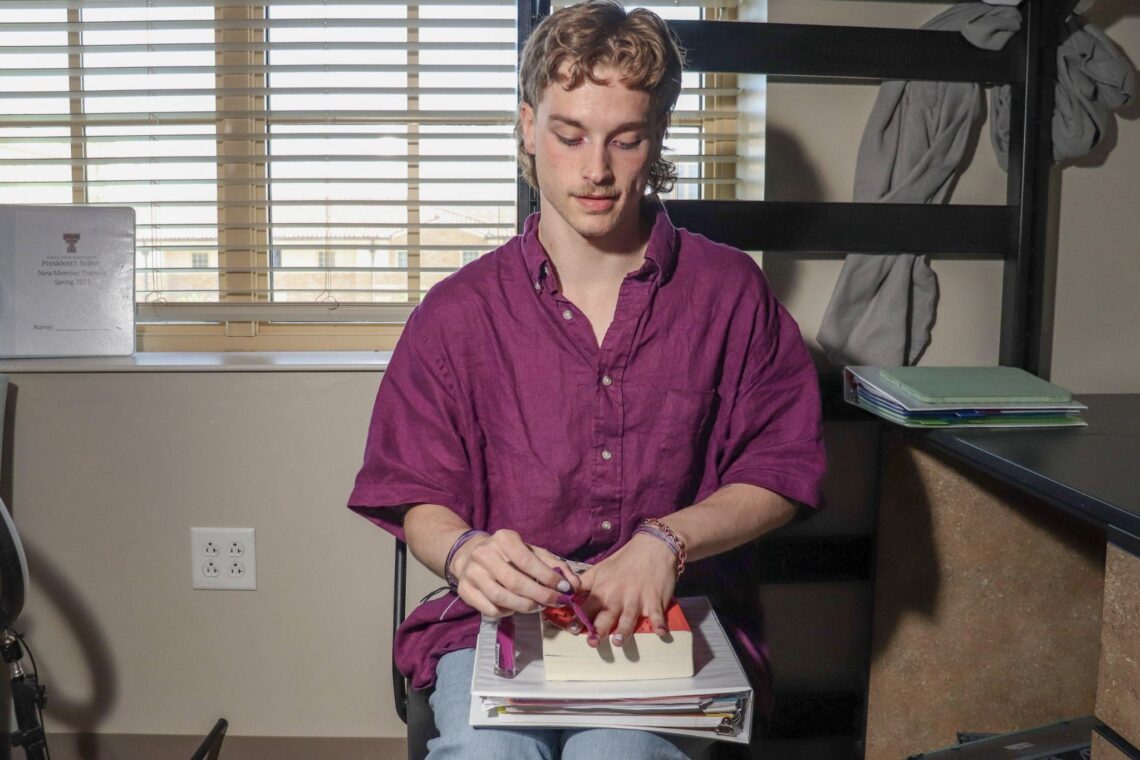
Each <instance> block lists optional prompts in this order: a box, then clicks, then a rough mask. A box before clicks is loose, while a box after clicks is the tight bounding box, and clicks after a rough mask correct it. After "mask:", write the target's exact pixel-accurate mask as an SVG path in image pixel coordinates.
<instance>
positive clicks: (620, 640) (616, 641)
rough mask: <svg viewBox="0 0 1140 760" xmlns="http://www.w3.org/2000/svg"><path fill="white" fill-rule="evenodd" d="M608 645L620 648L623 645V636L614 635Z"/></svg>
mask: <svg viewBox="0 0 1140 760" xmlns="http://www.w3.org/2000/svg"><path fill="white" fill-rule="evenodd" d="M610 643H612V644H613V645H614V646H615V647H620V646H621V645H622V644H624V643H625V636H622V635H621V634H620V633H615V634H614V635H613V637H612V638H610Z"/></svg>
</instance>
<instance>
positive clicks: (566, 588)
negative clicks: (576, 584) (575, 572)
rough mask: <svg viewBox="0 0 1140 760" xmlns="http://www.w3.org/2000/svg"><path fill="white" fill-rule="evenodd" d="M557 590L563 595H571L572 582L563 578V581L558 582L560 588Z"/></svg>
mask: <svg viewBox="0 0 1140 760" xmlns="http://www.w3.org/2000/svg"><path fill="white" fill-rule="evenodd" d="M557 588H558V590H559V591H561V592H562V593H563V594H569V593H570V588H571V586H570V581H568V580H566V579H565V578H563V579H562V580H560V581H558V586H557Z"/></svg>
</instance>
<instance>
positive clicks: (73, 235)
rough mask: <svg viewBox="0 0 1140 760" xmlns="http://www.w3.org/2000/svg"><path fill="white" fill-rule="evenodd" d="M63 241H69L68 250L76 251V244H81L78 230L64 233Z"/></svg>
mask: <svg viewBox="0 0 1140 760" xmlns="http://www.w3.org/2000/svg"><path fill="white" fill-rule="evenodd" d="M63 242H65V243H67V252H68V253H75V246H77V245H78V244H79V233H78V232H65V233H63Z"/></svg>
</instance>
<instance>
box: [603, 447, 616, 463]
mask: <svg viewBox="0 0 1140 760" xmlns="http://www.w3.org/2000/svg"><path fill="white" fill-rule="evenodd" d="M613 458H614V455H613V454H611V453H610V450H609V449H602V459H604V460H606V461H607V462H608V461H610V460H611V459H613Z"/></svg>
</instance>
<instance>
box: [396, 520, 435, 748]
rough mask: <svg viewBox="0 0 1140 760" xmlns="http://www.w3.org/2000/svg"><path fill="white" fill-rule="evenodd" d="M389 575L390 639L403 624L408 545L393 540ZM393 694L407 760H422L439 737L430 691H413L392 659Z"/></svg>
mask: <svg viewBox="0 0 1140 760" xmlns="http://www.w3.org/2000/svg"><path fill="white" fill-rule="evenodd" d="M394 565H395V567H394V570H395V571H394V572H393V573H392V578H393V579H392V608H393V609H392V639H393V640H395V638H396V629H397V628H399V627H400V623H402V622H404V616H405V610H406V600H405V599H404V595H405V593H406V587H407V573H408V546H407V544H405V543H404V542H403V541H401V540H399V539H396V558H395V563H394ZM392 695H393V697H394V698H395V701H396V714H397V715H399V716H400V720H402V721H403V722H404V724H405V725H407V727H408V760H424V758H426V757H427V743H428V740H429V739H433V738H435V737H437V736H439V732H438V731H437V730H436V727H435V719H434V717H433V716H432V712H431V705H430V704H428V697H429V696H430V695H431V689H413V688H411V686H410V685H409V684H408V681H407V679H406V678H404V674H403V673H401V672H400V671H399V670H398V669H397V668H396V661H395V659H393V660H392Z"/></svg>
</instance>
